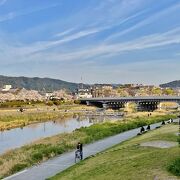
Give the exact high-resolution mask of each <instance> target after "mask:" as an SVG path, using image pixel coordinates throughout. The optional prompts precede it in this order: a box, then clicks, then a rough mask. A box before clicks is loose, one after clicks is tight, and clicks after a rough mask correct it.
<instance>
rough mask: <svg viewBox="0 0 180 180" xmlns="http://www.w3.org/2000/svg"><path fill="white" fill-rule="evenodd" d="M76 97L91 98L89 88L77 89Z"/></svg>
mask: <svg viewBox="0 0 180 180" xmlns="http://www.w3.org/2000/svg"><path fill="white" fill-rule="evenodd" d="M76 98H77V99H80V98H92V94H91V90H90V89H78V91H77V94H76Z"/></svg>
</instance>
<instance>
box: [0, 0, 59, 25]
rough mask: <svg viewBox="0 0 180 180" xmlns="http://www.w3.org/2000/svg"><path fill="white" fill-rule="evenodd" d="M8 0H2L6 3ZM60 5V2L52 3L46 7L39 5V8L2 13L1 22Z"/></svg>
mask: <svg viewBox="0 0 180 180" xmlns="http://www.w3.org/2000/svg"><path fill="white" fill-rule="evenodd" d="M6 1H7V0H6ZM6 1H2V2H4V3H5V2H6ZM4 3H3V4H4ZM3 4H2V5H3ZM0 5H1V3H0ZM58 5H60V4H52V5H49V6H44V7H37V8H33V9H25V10H22V11H18V12H9V13H7V14H4V15H0V22H4V21H8V20H12V19H14V18H16V17H20V16H25V15H28V14H31V13H34V12H38V11H42V10H46V9H49V8H53V7H56V6H58Z"/></svg>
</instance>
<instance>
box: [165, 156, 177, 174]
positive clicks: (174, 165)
mask: <svg viewBox="0 0 180 180" xmlns="http://www.w3.org/2000/svg"><path fill="white" fill-rule="evenodd" d="M168 170H169V171H170V172H171V173H172V174H174V175H176V176H180V158H177V159H175V160H174V161H173V162H172V163H171V164H170V165H169V166H168Z"/></svg>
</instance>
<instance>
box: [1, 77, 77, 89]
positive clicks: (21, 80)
mask: <svg viewBox="0 0 180 180" xmlns="http://www.w3.org/2000/svg"><path fill="white" fill-rule="evenodd" d="M6 84H11V85H12V86H13V88H25V89H28V90H30V89H33V90H38V91H55V90H59V89H63V88H65V89H68V90H70V91H74V90H75V89H77V87H78V84H77V83H71V82H66V81H62V80H58V79H51V78H38V77H34V78H29V77H9V76H2V75H0V88H2V87H3V85H6Z"/></svg>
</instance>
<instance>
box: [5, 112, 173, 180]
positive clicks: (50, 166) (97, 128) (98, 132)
mask: <svg viewBox="0 0 180 180" xmlns="http://www.w3.org/2000/svg"><path fill="white" fill-rule="evenodd" d="M169 118H173V116H169V115H168V116H167V115H166V116H156V117H151V118H148V119H146V118H135V119H133V120H125V121H119V122H116V123H104V124H96V125H92V126H91V127H87V128H80V129H78V130H76V131H75V132H73V133H74V134H73V137H75V138H74V139H73V142H74V146H73V147H75V144H76V143H77V142H78V141H79V140H81V142H82V143H83V144H88V143H91V144H88V145H85V146H84V150H83V152H84V158H87V157H89V156H92V155H95V154H97V153H99V152H101V151H103V150H105V149H107V148H109V147H111V146H114V145H116V144H118V143H120V142H123V141H125V140H128V139H130V138H132V137H134V136H136V135H137V133H138V132H139V127H140V126H145V125H147V124H152V125H151V129H155V128H156V127H157V126H159V125H160V124H161V123H156V122H161V121H162V120H168V119H169ZM130 129H132V130H130ZM77 134H78V135H77ZM115 134H118V135H115ZM82 135H83V137H82ZM113 135H114V136H113ZM80 136H81V137H80ZM105 137H108V138H105ZM103 138H105V139H103ZM100 139H103V140H100ZM63 140H64V143H63V147H60V146H59V147H58V145H57V146H51V145H47V146H45V145H41V144H40V145H36V146H34V147H33V148H34V149H36V151H35V152H36V153H35V152H34V151H32V152H31V153H32V154H31V155H30V157H29V159H27V160H26V161H25V162H22V163H21V164H16V165H15V166H14V167H13V171H11V172H12V173H15V172H16V171H19V170H22V169H24V168H25V167H27V166H29V164H28V163H32V162H33V163H34V162H36V161H39V162H40V161H42V160H44V159H46V160H47V157H49V158H50V157H53V155H58V154H62V153H63V152H65V151H68V149H72V146H69V147H68V146H67V144H66V142H65V141H68V140H70V139H63ZM94 141H96V142H94ZM92 142H94V143H92ZM41 146H42V147H43V148H41ZM31 148H32V147H31ZM72 165H74V151H71V152H67V153H64V154H62V155H61V156H59V157H55V158H52V159H50V160H48V161H45V162H43V163H41V164H39V165H37V166H33V167H32V168H29V169H25V170H23V171H21V172H19V173H18V174H14V175H13V176H9V177H8V178H6V179H13V180H16V179H17V180H21V179H22V180H24V179H26V180H34V179H38V180H44V179H46V178H48V177H51V176H53V175H55V174H57V173H58V172H61V171H63V170H65V169H67V168H68V167H70V166H72Z"/></svg>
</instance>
